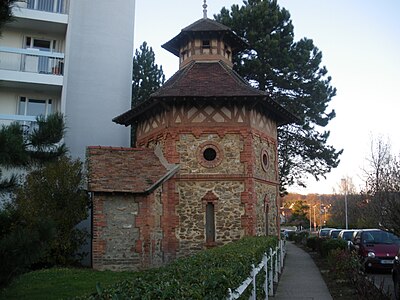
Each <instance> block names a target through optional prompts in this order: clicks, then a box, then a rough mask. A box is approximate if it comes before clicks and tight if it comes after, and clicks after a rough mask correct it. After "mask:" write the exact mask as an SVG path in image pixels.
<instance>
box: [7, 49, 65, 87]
mask: <svg viewBox="0 0 400 300" xmlns="http://www.w3.org/2000/svg"><path fill="white" fill-rule="evenodd" d="M63 72H64V53H58V52H48V51H41V50H39V49H33V48H28V49H21V48H10V47H0V81H8V82H9V83H10V84H11V85H12V82H14V83H15V82H21V83H33V84H44V85H53V86H62V84H63V76H62V75H63Z"/></svg>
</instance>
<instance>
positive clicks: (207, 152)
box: [203, 148, 217, 161]
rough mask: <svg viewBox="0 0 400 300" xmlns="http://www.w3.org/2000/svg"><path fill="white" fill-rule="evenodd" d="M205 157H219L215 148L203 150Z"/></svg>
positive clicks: (212, 158) (210, 158)
mask: <svg viewBox="0 0 400 300" xmlns="http://www.w3.org/2000/svg"><path fill="white" fill-rule="evenodd" d="M203 157H204V159H205V160H206V161H213V160H214V159H215V158H216V157H217V151H215V150H214V149H213V148H207V149H206V150H204V152H203Z"/></svg>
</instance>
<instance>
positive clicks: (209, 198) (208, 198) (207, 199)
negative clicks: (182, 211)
mask: <svg viewBox="0 0 400 300" xmlns="http://www.w3.org/2000/svg"><path fill="white" fill-rule="evenodd" d="M218 199H219V198H218V196H217V195H215V194H214V192H213V191H208V192H207V193H206V194H205V195H204V197H203V198H201V200H202V201H203V203H204V204H207V203H213V204H216V203H217V201H218Z"/></svg>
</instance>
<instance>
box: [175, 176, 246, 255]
mask: <svg viewBox="0 0 400 300" xmlns="http://www.w3.org/2000/svg"><path fill="white" fill-rule="evenodd" d="M243 190H244V185H243V183H242V182H239V181H215V182H210V181H204V182H195V181H184V182H179V183H178V186H177V191H178V194H179V204H178V205H177V207H176V211H177V215H178V216H179V227H178V228H177V231H176V235H177V237H178V241H179V250H178V253H177V256H178V257H179V256H186V255H189V254H191V253H195V252H198V251H199V250H202V249H204V246H205V240H206V236H205V207H206V204H207V203H205V201H203V200H202V199H203V197H204V196H205V195H206V194H207V192H209V191H212V192H213V193H214V194H215V195H216V196H217V197H218V200H216V202H215V204H214V205H215V242H216V244H217V245H223V244H226V243H229V242H231V241H234V240H238V239H240V238H241V237H243V235H244V231H243V229H242V225H241V217H242V216H243V214H244V207H243V204H242V203H241V193H242V192H243Z"/></svg>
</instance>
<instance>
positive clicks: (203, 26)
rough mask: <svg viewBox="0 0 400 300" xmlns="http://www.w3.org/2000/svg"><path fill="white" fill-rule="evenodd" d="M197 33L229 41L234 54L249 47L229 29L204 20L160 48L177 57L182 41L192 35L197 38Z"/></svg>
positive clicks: (182, 31)
mask: <svg viewBox="0 0 400 300" xmlns="http://www.w3.org/2000/svg"><path fill="white" fill-rule="evenodd" d="M199 33H201V34H208V35H210V36H217V37H218V36H219V37H223V38H224V40H227V41H229V44H230V45H231V47H232V49H233V51H234V52H235V51H237V50H242V49H245V48H247V47H249V45H248V44H247V43H246V42H245V41H244V40H243V39H242V38H240V37H239V36H238V35H236V33H235V32H233V31H232V30H231V29H230V28H229V27H227V26H225V25H223V24H221V23H218V22H217V21H214V20H211V19H204V18H202V19H200V20H197V21H196V22H194V23H193V24H191V25H189V26H187V27H185V28H183V29H182V30H181V32H180V33H179V34H178V35H177V36H175V37H173V38H172V39H171V40H169V41H168V42H166V43H165V44H164V45H162V46H161V47H163V48H164V49H165V50H168V51H169V52H171V53H172V54H174V55H176V56H178V57H179V48H180V46H181V45H182V44H183V40H185V39H187V38H188V37H193V36H194V35H195V36H198V35H199Z"/></svg>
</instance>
